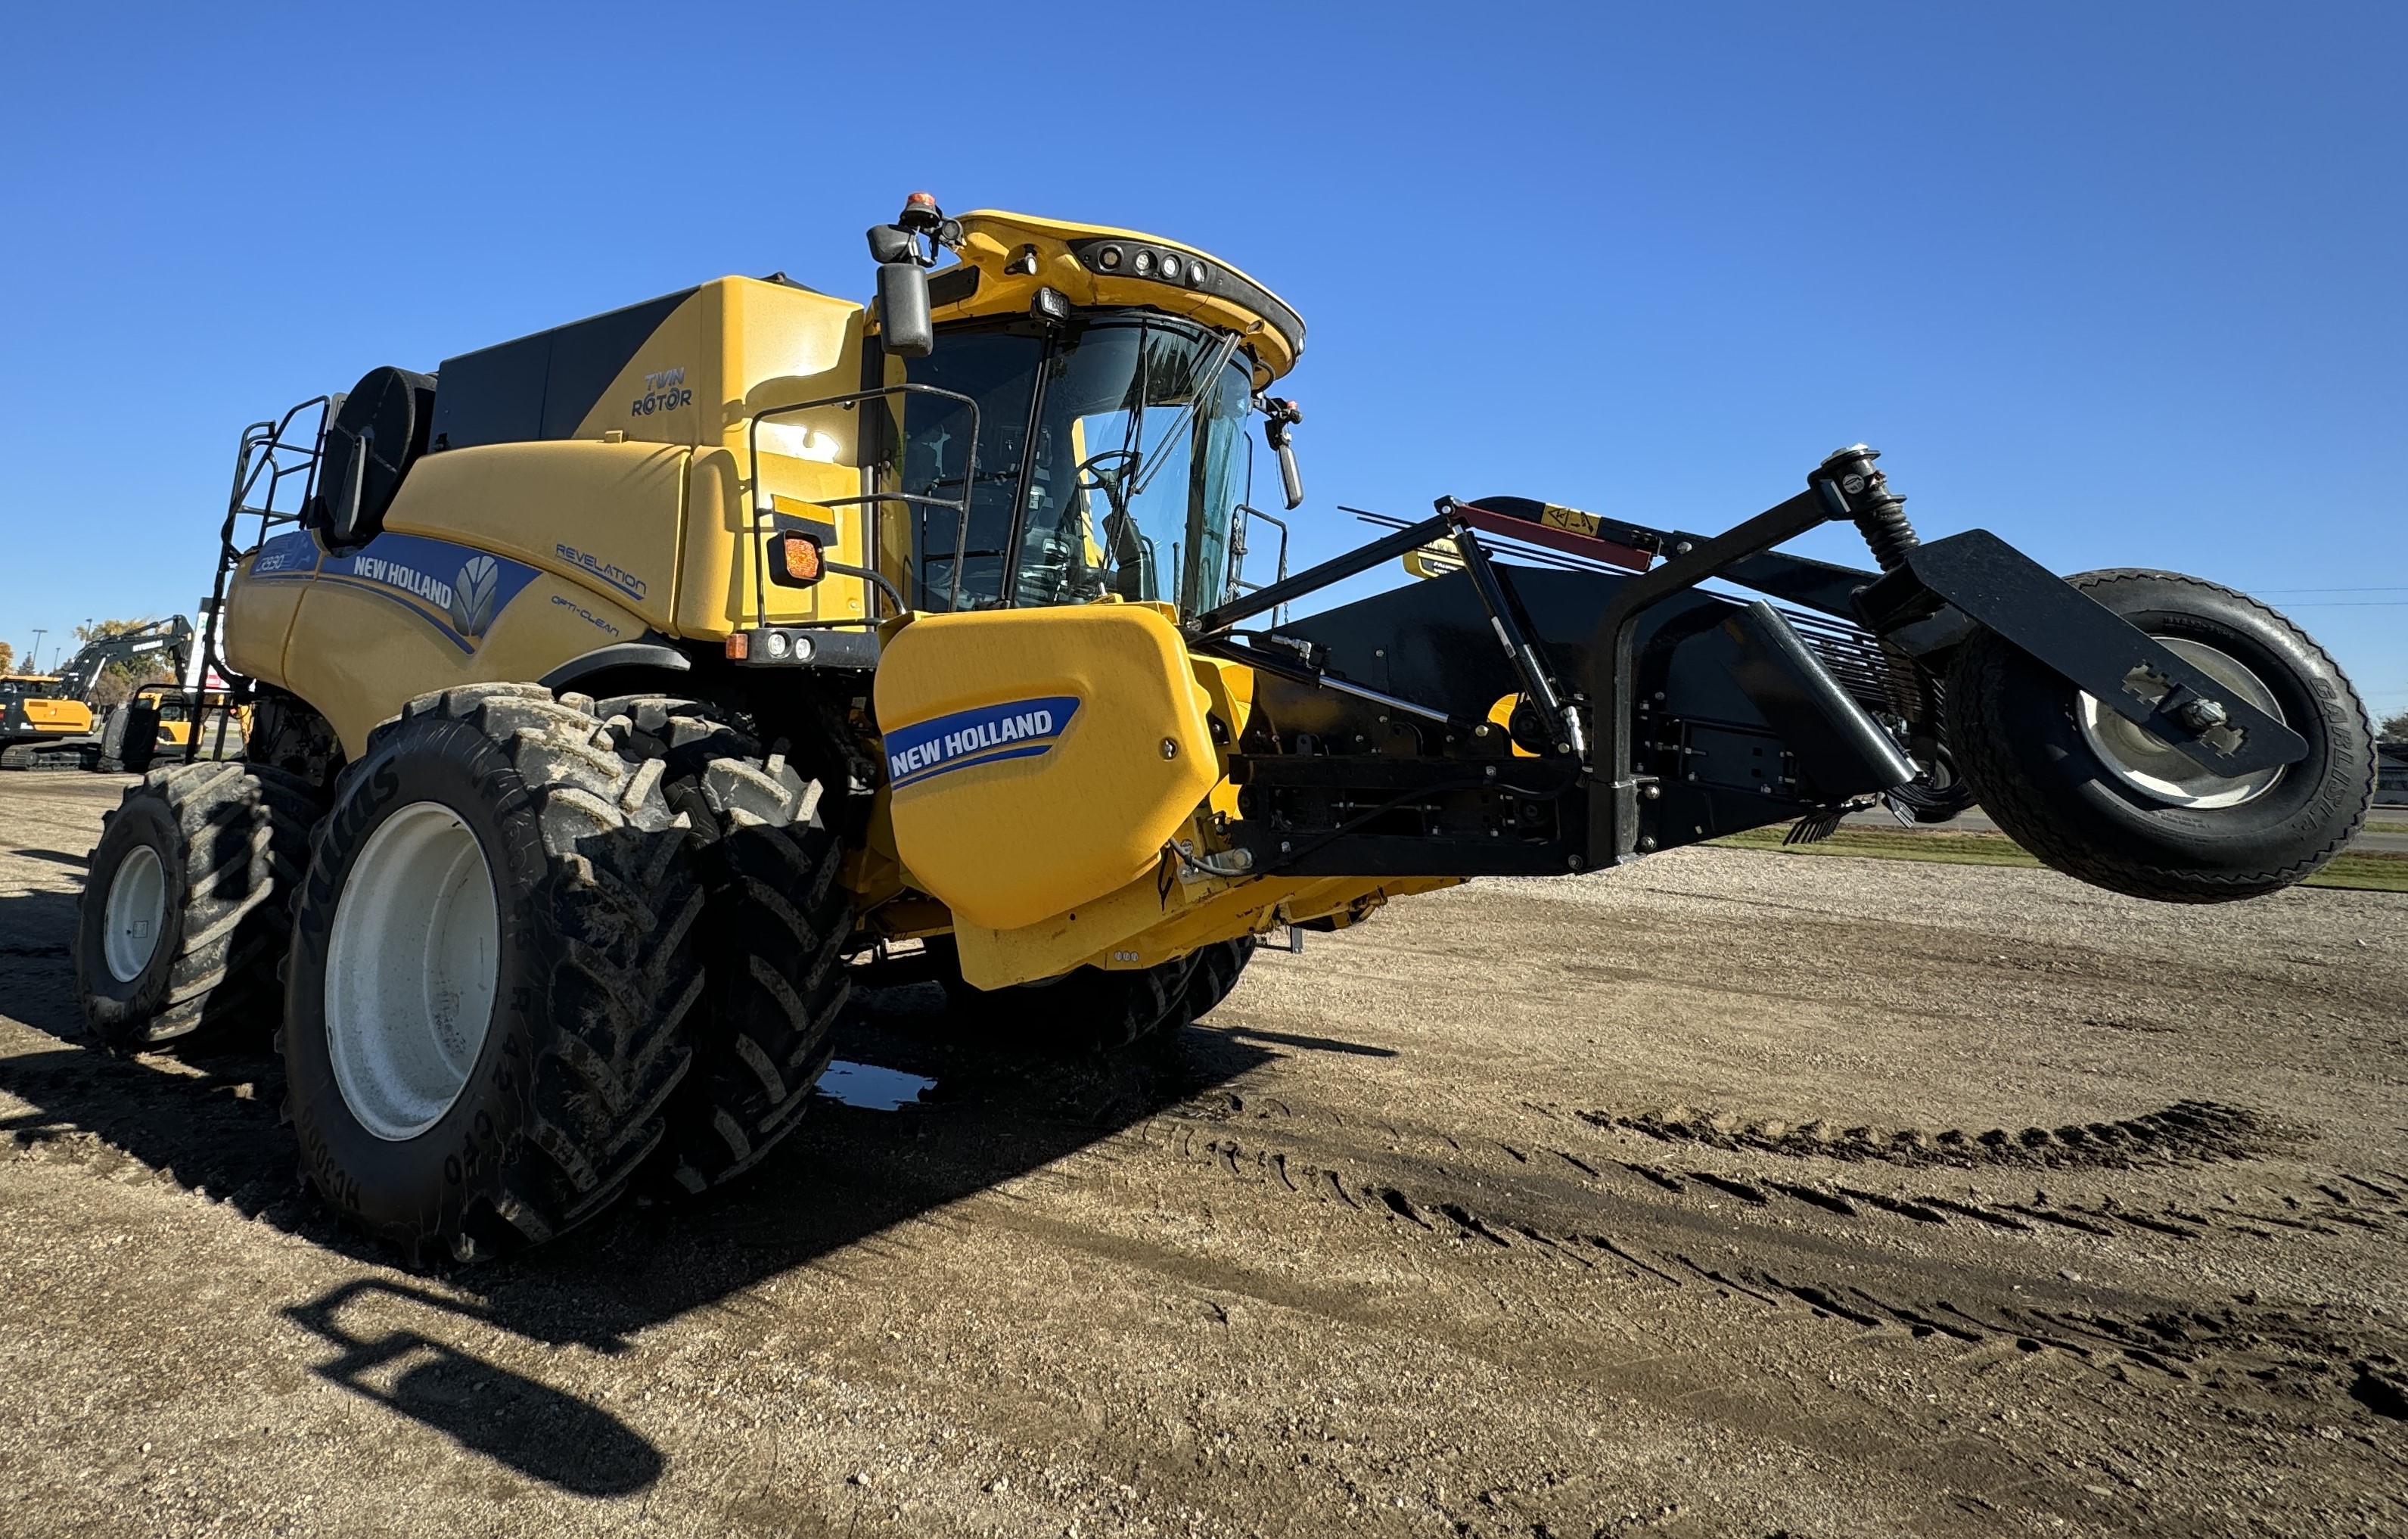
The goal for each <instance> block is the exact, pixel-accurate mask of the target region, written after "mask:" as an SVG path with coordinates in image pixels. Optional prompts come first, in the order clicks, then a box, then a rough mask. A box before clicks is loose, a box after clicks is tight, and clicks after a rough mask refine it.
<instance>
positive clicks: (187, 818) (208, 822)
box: [73, 763, 318, 1053]
mask: <svg viewBox="0 0 2408 1539" xmlns="http://www.w3.org/2000/svg"><path fill="white" fill-rule="evenodd" d="M317 815H318V809H317V803H316V801H315V799H314V798H312V797H311V796H310V794H309V788H308V786H307V785H305V784H302V783H301V782H300V781H298V780H296V779H294V777H293V776H291V775H288V774H285V773H284V772H283V771H282V770H280V769H267V768H265V767H263V766H258V765H245V764H233V763H220V764H176V765H169V766H166V767H165V768H163V769H154V770H152V771H151V772H150V773H149V774H148V775H145V776H144V777H143V779H142V782H141V784H137V785H130V786H128V787H126V790H125V795H124V798H123V799H122V800H121V801H120V802H119V803H118V805H117V807H116V809H115V810H114V811H113V812H111V813H109V814H108V819H107V821H106V822H105V823H104V824H103V826H102V829H101V835H100V842H99V843H98V844H96V845H95V846H93V852H92V857H91V860H90V862H89V864H88V865H87V867H86V870H85V874H84V888H83V897H82V898H81V899H79V902H78V904H77V910H76V929H75V944H74V948H73V949H74V953H75V973H76V996H77V1002H78V1003H79V1005H80V1006H81V1007H82V1010H83V1018H84V1022H85V1024H86V1025H87V1026H89V1027H91V1028H92V1030H93V1034H94V1035H96V1036H97V1037H99V1038H100V1040H101V1043H103V1044H104V1045H105V1046H107V1047H108V1048H110V1049H111V1050H112V1051H116V1052H121V1053H126V1052H140V1051H143V1050H145V1049H149V1048H153V1047H161V1046H165V1045H168V1044H170V1043H173V1044H175V1045H176V1046H178V1047H179V1048H189V1049H203V1048H210V1049H236V1048H243V1047H258V1048H265V1046H266V1045H267V1043H268V1040H269V1038H270V1037H271V1036H272V1035H273V1033H274V1031H275V1029H276V1023H277V1020H278V1018H279V1015H280V1014H281V1012H282V1006H283V988H282V986H281V985H279V983H278V981H277V968H278V964H279V963H280V962H281V961H282V959H283V956H284V945H285V939H286V936H287V935H288V933H289V931H290V928H291V925H290V920H289V919H288V917H287V915H286V913H285V903H286V899H287V898H288V896H289V895H290V894H291V892H292V890H293V888H294V885H295V884H296V883H298V881H299V880H300V876H301V872H302V870H303V869H304V868H305V867H306V866H307V865H308V855H309V826H310V825H311V824H312V823H313V822H315V821H316V820H317ZM153 860H155V861H156V862H157V863H158V864H157V866H156V867H155V868H151V869H150V871H148V872H144V873H143V874H145V875H149V876H152V877H155V879H156V881H157V884H158V886H159V889H160V895H161V899H162V900H161V902H160V904H159V913H158V917H157V919H156V921H155V925H156V929H155V932H154V933H152V934H150V935H149V936H147V937H146V939H148V940H149V941H150V952H149V954H148V956H146V957H144V958H143V959H142V961H141V963H140V965H139V967H138V968H129V971H133V972H134V976H132V977H130V978H120V977H118V976H117V975H116V969H115V967H113V966H112V962H111V956H110V947H109V940H108V934H107V928H108V918H109V913H108V910H109V899H110V895H111V893H112V892H113V891H114V889H115V887H116V885H117V884H118V882H119V881H120V880H121V879H128V880H131V879H132V873H131V870H130V868H129V862H134V863H136V865H139V866H148V864H149V862H150V861H153ZM146 928H147V927H146ZM118 960H119V961H120V962H123V961H126V960H128V958H125V957H122V956H121V957H120V958H118Z"/></svg>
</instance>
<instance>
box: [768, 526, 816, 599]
mask: <svg viewBox="0 0 2408 1539" xmlns="http://www.w3.org/2000/svg"><path fill="white" fill-rule="evenodd" d="M825 575H826V568H825V567H824V564H823V563H822V561H821V559H820V542H819V541H818V540H816V539H812V538H811V537H810V535H807V534H805V533H803V532H802V531H801V530H799V529H786V530H783V531H781V532H780V533H779V534H777V535H775V536H773V537H772V538H771V539H770V540H769V581H770V582H772V583H777V584H778V585H779V586H780V587H781V588H808V587H810V585H811V584H812V583H816V582H818V581H819V580H820V579H821V578H822V577H824V576H825Z"/></svg>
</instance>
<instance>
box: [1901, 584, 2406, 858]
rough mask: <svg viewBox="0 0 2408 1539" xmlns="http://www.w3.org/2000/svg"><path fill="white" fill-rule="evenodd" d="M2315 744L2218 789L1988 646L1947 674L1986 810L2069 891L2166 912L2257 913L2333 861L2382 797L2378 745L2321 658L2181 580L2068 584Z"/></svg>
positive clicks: (2017, 657)
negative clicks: (2112, 896) (2083, 889)
mask: <svg viewBox="0 0 2408 1539" xmlns="http://www.w3.org/2000/svg"><path fill="white" fill-rule="evenodd" d="M2066 581H2068V582H2070V583H2072V584H2073V585H2074V586H2075V587H2077V588H2080V589H2082V590H2083V591H2084V592H2085V593H2087V594H2088V595H2089V596H2090V597H2093V598H2095V599H2097V600H2099V601H2100V603H2101V604H2104V605H2105V606H2107V608H2109V609H2111V610H2113V611H2115V613H2117V614H2118V615H2121V616H2122V617H2123V618H2124V619H2126V620H2128V621H2129V622H2130V623H2132V624H2133V625H2135V626H2139V627H2140V628H2141V629H2142V630H2144V631H2146V632H2148V633H2149V634H2150V635H2151V636H2154V637H2157V639H2158V640H2162V641H2164V642H2166V643H2167V644H2168V645H2169V646H2171V647H2173V648H2174V649H2175V650H2176V651H2178V652H2182V653H2184V654H2185V655H2186V657H2187V658H2188V660H2189V661H2191V662H2192V663H2193V665H2194V666H2197V667H2199V668H2200V669H2203V670H2204V671H2206V672H2208V673H2210V674H2211V675H2212V676H2214V677H2215V678H2217V679H2218V680H2219V682H2221V683H2224V684H2226V686H2227V687H2229V688H2233V689H2235V690H2236V691H2238V692H2239V693H2242V694H2243V695H2247V696H2250V697H2251V698H2253V700H2254V702H2255V703H2257V705H2258V706H2259V707H2260V708H2261V709H2271V710H2272V712H2274V713H2275V714H2277V715H2278V716H2279V717H2280V718H2281V719H2282V720H2283V722H2284V723H2285V725H2286V726H2289V727H2290V728H2291V729H2292V730H2293V731H2295V732H2297V733H2299V734H2300V736H2301V737H2303V738H2305V739H2306V740H2307V741H2308V755H2307V757H2306V758H2304V759H2302V760H2300V762H2299V763H2297V764H2291V765H2286V766H2284V767H2283V768H2282V769H2281V770H2280V771H2279V772H2275V773H2272V774H2271V775H2261V776H2257V777H2244V778H2243V779H2238V780H2233V781H2221V780H2217V779H2216V778H2214V776H2212V775H2209V774H2208V773H2206V772H2205V771H2202V770H2200V769H2199V768H2198V767H2197V766H2194V765H2192V764H2191V763H2190V762H2189V761H2188V760H2187V759H2186V758H2183V757H2182V756H2181V755H2178V754H2175V753H2173V752H2172V751H2171V749H2169V748H2167V747H2166V745H2164V744H2162V743H2159V742H2157V740H2156V739H2154V738H2151V737H2149V736H2148V735H2147V734H2145V733H2143V732H2141V731H2139V729H2138V728H2135V727H2132V726H2130V725H2129V724H2128V723H2126V722H2124V721H2123V719H2122V718H2121V717H2117V716H2114V714H2113V713H2112V712H2106V711H2105V710H2104V709H2103V708H2101V707H2100V706H2099V705H2098V704H2097V703H2096V702H2094V701H2091V700H2090V699H2089V698H2088V697H2087V696H2085V695H2083V694H2082V693H2081V692H2080V691H2078V690H2076V689H2075V688H2074V687H2073V685H2072V684H2071V683H2068V682H2067V681H2066V680H2065V679H2063V678H2062V677H2060V676H2059V675H2058V674H2057V673H2056V672H2055V671H2054V670H2052V669H2048V668H2045V667H2043V666H2042V664H2040V663H2038V662H2036V661H2034V660H2033V659H2032V658H2031V657H2030V656H2028V655H2027V654H2025V653H2024V652H2022V651H2021V650H2020V649H2018V648H2016V647H2014V645H2012V644H2011V643H2009V642H2007V641H2005V640H2001V639H2000V638H1999V637H1997V636H1995V635H1992V634H1990V633H1989V632H1987V631H1984V632H1981V633H1979V634H1977V635H1976V636H1975V637H1974V638H1973V639H1972V640H1969V641H1967V642H1966V644H1965V645H1964V646H1963V647H1962V648H1960V649H1959V651H1958V653H1957V656H1956V657H1955V658H1954V659H1953V660H1952V662H1951V664H1950V666H1949V670H1948V680H1947V696H1948V736H1949V746H1950V748H1951V750H1952V751H1953V753H1954V755H1955V757H1956V760H1957V768H1958V769H1960V770H1961V771H1962V772H1963V773H1964V776H1965V780H1966V782H1967V784H1969V785H1970V786H1971V788H1972V791H1973V793H1974V795H1975V797H1976V798H1978V800H1979V801H1980V803H1981V806H1982V809H1983V811H1985V812H1986V813H1989V814H1990V816H1991V817H1992V818H1993V819H1994V820H1996V821H1997V823H1998V825H1999V827H2000V828H2003V829H2005V830H2006V832H2007V833H2008V834H2009V835H2011V836H2012V837H2013V838H2014V841H2015V842H2016V843H2018V844H2020V845H2022V846H2023V847H2024V848H2025V849H2027V850H2028V851H2030V852H2031V853H2032V854H2033V855H2035V856H2039V857H2040V858H2041V859H2042V861H2045V862H2046V863H2047V864H2049V865H2051V866H2054V867H2056V868H2057V870H2061V871H2063V872H2065V873H2066V874H2067V875H2069V876H2074V877H2079V878H2080V879H2082V880H2083V881H2085V882H2088V883H2092V884H2094V885H2098V886H2101V887H2106V888H2109V889H2110V890H2112V891H2114V892H2120V893H2128V894H2129V895H2131V896H2132V897H2135V898H2150V899H2158V900H2160V901H2164V902H2174V903H2217V902H2226V901H2229V900H2231V899H2241V898H2255V897H2257V896H2259V895H2260V894H2263V893H2269V892H2273V891H2276V890H2278V889H2280V888H2282V887H2286V886H2289V885H2291V884H2292V883H2295V882H2297V881H2299V880H2300V879H2301V878H2302V877H2306V876H2309V875H2312V874H2314V873H2315V870H2316V869H2317V868H2318V867H2320V866H2322V865H2324V864H2325V862H2327V861H2328V860H2330V859H2331V858H2332V857H2333V856H2336V855H2338V854H2340V853H2341V850H2342V848H2343V845H2345V844H2347V843H2348V842H2349V841H2350V838H2351V837H2352V836H2353V835H2354V834H2356V833H2357V831H2358V826H2359V824H2360V823H2362V822H2363V821H2364V820H2365V817H2366V810H2367V808H2368V807H2369V806H2370V805H2371V804H2372V801H2373V799H2374V771H2375V759H2374V735H2373V733H2372V730H2370V728H2369V727H2368V726H2367V720H2366V708H2365V707H2364V706H2363V705H2361V704H2360V703H2359V702H2358V695H2357V693H2356V691H2354V690H2352V689H2351V688H2350V684H2349V681H2348V679H2347V678H2345V677H2343V674H2342V671H2341V669H2339V668H2338V667H2336V666H2335V665H2334V663H2333V660H2332V659H2331V658H2330V657H2329V656H2327V655H2326V654H2325V652H2324V649H2323V648H2321V647H2319V646H2317V645H2316V643H2315V641H2313V640H2309V639H2308V637H2307V635H2306V634H2305V633H2304V632H2302V631H2301V630H2300V628H2299V627H2298V626H2294V625H2292V624H2291V623H2290V622H2289V621H2288V620H2286V619H2284V618H2283V617H2282V616H2281V615H2279V614H2277V613H2275V612H2274V611H2272V610H2271V609H2268V608H2267V607H2266V606H2265V605H2263V604H2260V603H2258V602H2257V600H2256V599H2254V598H2251V597H2248V596H2247V595H2246V594H2242V593H2236V592H2234V591H2233V590H2232V589H2230V588H2227V587H2222V586H2219V585H2218V584H2216V583H2208V582H2203V581H2201V580H2200V579H2199V578H2196V577H2184V576H2181V575H2179V574H2177V573H2173V572H2157V571H2135V570H2115V571H2098V572H2084V573H2082V574H2081V575H2079V576H2076V577H2071V578H2068V579H2067V580H2066Z"/></svg>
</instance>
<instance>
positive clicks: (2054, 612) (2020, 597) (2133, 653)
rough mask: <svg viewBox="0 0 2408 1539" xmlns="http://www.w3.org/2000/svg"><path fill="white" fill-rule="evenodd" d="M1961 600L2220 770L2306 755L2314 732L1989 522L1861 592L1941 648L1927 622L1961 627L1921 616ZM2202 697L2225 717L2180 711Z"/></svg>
mask: <svg viewBox="0 0 2408 1539" xmlns="http://www.w3.org/2000/svg"><path fill="white" fill-rule="evenodd" d="M1951 609H1953V610H1955V611H1957V613H1959V614H1962V615H1963V616H1965V617H1966V618H1967V619H1970V620H1971V621H1973V622H1974V623H1976V624H1978V625H1981V626H1985V627H1986V628H1988V629H1989V630H1990V631H1992V632H1993V633H1995V634H1996V635H1998V636H1999V637H2000V638H2001V639H2003V640H2006V641H2007V642H2009V643H2010V644H2012V645H2014V646H2015V647H2016V648H2018V649H2020V650H2021V651H2023V652H2024V653H2026V654H2028V655H2029V656H2031V657H2032V658H2033V659H2034V660H2035V661H2037V662H2039V663H2040V664H2041V665H2042V667H2044V668H2047V669H2051V670H2052V671H2054V672H2056V673H2057V674H2059V675H2060V676H2062V677H2063V678H2065V679H2066V680H2067V681H2068V682H2070V683H2072V685H2073V686H2074V687H2075V688H2076V689H2079V690H2081V691H2083V692H2084V693H2085V694H2086V695H2088V696H2090V697H2091V698H2093V699H2095V700H2097V701H2098V702H2099V703H2100V705H2102V706H2104V707H2106V708H2107V709H2108V710H2110V711H2113V712H2115V714H2117V715H2118V716H2121V717H2123V718H2124V719H2125V720H2126V721H2128V722H2130V723H2131V724H2132V725H2133V726H2138V727H2141V728H2142V729H2143V730H2144V731H2146V732H2148V733H2150V734H2151V735H2153V736H2155V737H2157V738H2159V739H2162V740H2163V741H2166V742H2167V743H2169V744H2171V746H2172V747H2173V748H2175V749H2176V750H2177V751H2179V752H2180V753H2181V754H2182V755H2184V756H2185V757H2186V758H2188V759H2190V760H2191V761H2192V762H2193V763H2195V764H2197V765H2199V766H2200V768H2201V769H2207V770H2209V771H2211V772H2213V773H2214V774H2218V775H2227V776H2233V775H2246V774H2252V773H2255V772H2257V771H2258V770H2261V769H2272V768H2274V767H2275V766H2277V765H2283V764H2296V763H2298V762H2299V761H2300V759H2302V758H2305V757H2306V756H2307V753H2308V742H2307V740H2306V739H2305V738H2302V737H2300V735H2299V734H2298V733H2297V732H2294V731H2292V730H2291V729H2290V728H2289V727H2288V726H2284V725H2283V724H2282V723H2281V722H2279V721H2277V720H2275V719H2274V718H2273V717H2272V716H2270V715H2268V714H2267V713H2266V712H2263V711H2260V710H2258V709H2257V707H2256V706H2253V705H2251V704H2250V703H2249V702H2248V701H2247V700H2244V699H2242V698H2240V697H2239V696H2238V695H2236V694H2235V693H2234V692H2233V691H2232V690H2231V689H2229V688H2228V687H2226V686H2225V685H2223V684H2220V683H2216V682H2215V681H2214V679H2212V678H2210V677H2208V675H2206V674H2205V673H2203V672H2201V671H2200V669H2196V668H2194V667H2192V666H2191V665H2190V664H2188V663H2186V662H2185V661H2183V659H2182V658H2181V657H2180V656H2178V655H2176V654H2175V653H2174V652H2173V650H2172V649H2171V648H2170V647H2168V646H2166V645H2164V644H2163V643H2161V642H2159V641H2158V640H2156V639H2155V638H2154V637H2151V636H2150V635H2148V634H2147V633H2146V632H2144V631H2143V630H2142V629H2141V628H2140V627H2139V626H2135V625H2133V624H2131V623H2130V622H2129V621H2128V620H2126V619H2125V618H2124V617H2123V616H2121V615H2119V614H2117V613H2115V612H2114V611H2113V610H2110V609H2109V608H2107V606H2105V605H2104V604H2101V603H2100V602H2099V600H2097V599H2095V598H2093V597H2090V596H2089V595H2088V594H2086V593H2084V592H2083V591H2082V590H2081V589H2080V588H2077V587H2075V586H2074V585H2073V584H2071V583H2068V582H2066V581H2065V580H2064V579H2063V578H2061V577H2058V576H2057V574H2056V573H2054V572H2052V571H2050V570H2049V569H2048V568H2045V567H2042V565H2040V563H2038V562H2036V561H2034V560H2032V559H2031V557H2029V556H2028V555H2025V554H2023V553H2022V552H2020V551H2018V550H2016V549H2015V548H2014V546H2012V545H2009V544H2008V543H2007V542H2006V541H2005V540H2003V539H2000V538H1999V537H1998V536H1996V535H1994V534H1992V533H1990V532H1989V531H1988V530H1987V529H1968V530H1966V531H1965V532H1964V533H1963V534H1957V535H1950V536H1948V537H1947V538H1946V539H1935V540H1932V541H1931V542H1930V543H1928V544H1925V545H1918V546H1916V547H1914V549H1913V550H1912V551H1909V552H1908V553H1906V558H1905V565H1904V566H1902V567H1900V568H1899V569H1898V570H1896V571H1893V572H1890V573H1887V574H1886V575H1885V576H1884V577H1882V578H1881V580H1880V581H1878V582H1876V583H1872V584H1871V586H1869V587H1867V588H1865V589H1864V590H1863V591H1862V592H1861V593H1859V594H1858V595H1857V596H1856V613H1857V616H1858V618H1860V619H1861V620H1863V621H1864V623H1865V625H1866V626H1867V627H1868V628H1870V629H1871V630H1872V631H1874V632H1875V633H1877V634H1879V635H1881V636H1884V637H1885V638H1888V639H1890V640H1894V641H1897V642H1898V643H1899V644H1900V645H1901V646H1904V647H1905V648H1906V650H1908V651H1910V652H1917V651H1928V650H1931V648H1930V647H1928V646H1925V647H1918V646H1917V645H1916V644H1915V636H1916V632H1917V631H1918V629H1923V630H1928V631H1929V632H1931V633H1932V634H1934V635H1937V636H1942V637H1945V636H1948V635H1950V634H1951V633H1952V632H1956V631H1961V629H1962V627H1961V626H1938V627H1927V626H1924V625H1923V623H1924V622H1927V621H1929V620H1932V619H1934V618H1935V617H1939V616H1942V614H1943V613H1944V611H1947V610H1951ZM2200 701H2211V702H2214V704H2216V705H2220V706H2221V707H2222V708H2223V712H2222V717H2221V720H2220V721H2217V722H2215V723H2214V725H2210V726H2204V727H2202V726H2195V725H2193V724H2192V723H2191V722H2190V721H2186V720H2184V719H2182V715H2180V714H2177V713H2178V712H2182V713H2187V712H2186V707H2192V706H2195V705H2196V704H2197V703H2198V702H2200Z"/></svg>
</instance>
